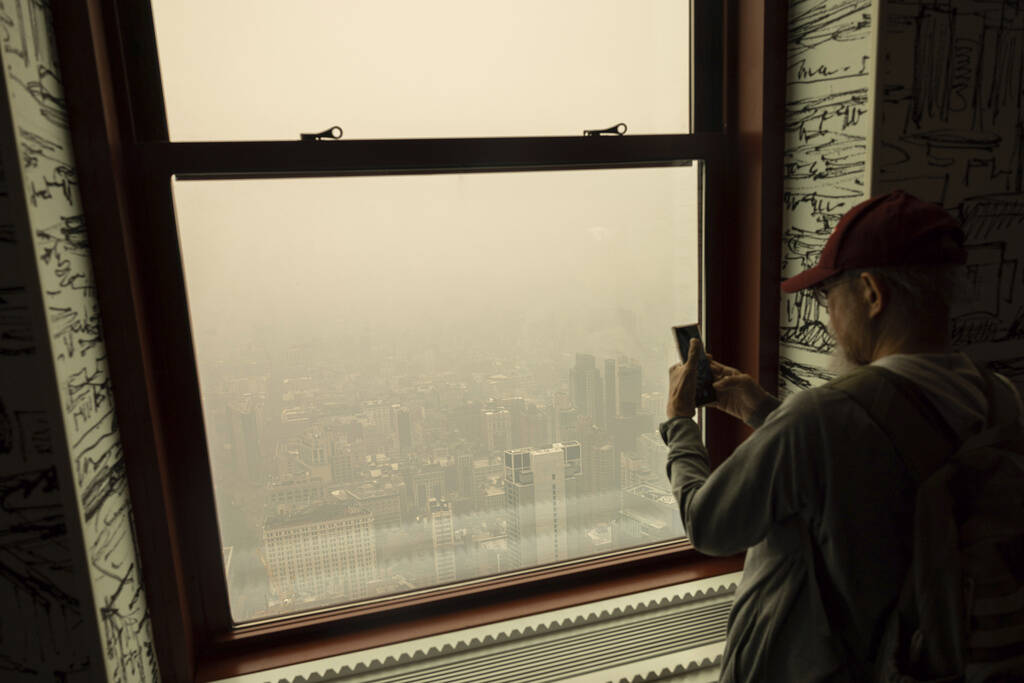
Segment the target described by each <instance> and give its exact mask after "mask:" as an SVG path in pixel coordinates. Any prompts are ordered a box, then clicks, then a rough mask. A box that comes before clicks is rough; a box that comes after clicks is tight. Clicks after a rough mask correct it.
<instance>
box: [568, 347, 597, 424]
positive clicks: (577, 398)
mask: <svg viewBox="0 0 1024 683" xmlns="http://www.w3.org/2000/svg"><path fill="white" fill-rule="evenodd" d="M569 399H570V400H571V401H572V404H573V406H574V407H575V408H576V412H577V413H579V414H580V415H586V416H587V417H589V418H590V421H591V423H592V424H595V425H597V426H599V427H603V426H604V424H605V414H604V386H603V385H602V383H601V373H600V372H598V370H597V364H596V360H595V359H594V357H593V356H591V355H590V354H589V353H577V354H576V365H574V366H573V367H572V368H570V369H569Z"/></svg>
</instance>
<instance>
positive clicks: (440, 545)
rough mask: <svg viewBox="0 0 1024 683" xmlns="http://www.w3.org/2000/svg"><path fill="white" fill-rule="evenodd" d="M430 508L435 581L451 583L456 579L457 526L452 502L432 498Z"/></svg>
mask: <svg viewBox="0 0 1024 683" xmlns="http://www.w3.org/2000/svg"><path fill="white" fill-rule="evenodd" d="M428 508H429V509H428V515H429V516H430V534H431V537H432V538H433V542H434V575H435V583H438V584H442V583H451V582H452V581H454V580H455V528H454V524H453V522H452V508H451V504H450V503H449V502H448V501H446V500H443V499H442V500H438V499H436V498H431V499H430V501H429V505H428Z"/></svg>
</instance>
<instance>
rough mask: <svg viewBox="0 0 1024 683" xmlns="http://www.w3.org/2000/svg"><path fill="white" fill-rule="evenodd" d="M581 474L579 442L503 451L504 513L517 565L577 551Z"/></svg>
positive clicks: (534, 562)
mask: <svg viewBox="0 0 1024 683" xmlns="http://www.w3.org/2000/svg"><path fill="white" fill-rule="evenodd" d="M581 474H582V463H581V460H580V445H579V443H577V442H569V443H564V444H563V443H557V444H552V446H551V447H550V448H543V449H539V448H518V449H515V450H508V451H505V479H504V484H505V515H506V517H505V518H506V522H507V533H508V551H509V556H510V558H511V561H512V564H513V565H514V566H516V567H531V566H534V565H537V564H543V563H548V562H557V561H559V560H565V559H568V558H570V557H572V556H573V554H574V552H573V551H574V549H575V547H576V545H577V543H576V542H577V538H576V537H577V536H578V527H579V524H578V522H577V520H576V514H577V510H576V505H575V504H576V503H577V499H578V491H577V483H578V480H579V478H580V475H581ZM570 500H571V502H572V503H573V505H571V506H570V505H569V503H570ZM570 527H572V529H571V530H570Z"/></svg>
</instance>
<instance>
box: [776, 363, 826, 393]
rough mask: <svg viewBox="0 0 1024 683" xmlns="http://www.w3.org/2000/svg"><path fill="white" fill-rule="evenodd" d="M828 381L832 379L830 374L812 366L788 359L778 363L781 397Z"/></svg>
mask: <svg viewBox="0 0 1024 683" xmlns="http://www.w3.org/2000/svg"><path fill="white" fill-rule="evenodd" d="M830 379H832V373H830V372H828V371H827V370H822V369H821V368H817V367H814V366H813V365H808V364H807V363H798V362H796V361H794V360H790V359H788V358H783V359H781V360H780V361H779V380H780V381H779V385H780V394H781V395H782V396H788V395H789V394H791V393H793V392H796V391H802V390H803V389H810V388H811V387H813V386H816V385H818V384H822V383H824V382H827V381H829V380H830Z"/></svg>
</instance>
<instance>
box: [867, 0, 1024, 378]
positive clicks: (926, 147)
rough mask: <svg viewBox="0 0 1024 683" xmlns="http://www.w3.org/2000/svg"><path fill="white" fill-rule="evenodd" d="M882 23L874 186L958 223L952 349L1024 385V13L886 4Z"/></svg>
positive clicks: (994, 7)
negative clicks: (961, 254)
mask: <svg viewBox="0 0 1024 683" xmlns="http://www.w3.org/2000/svg"><path fill="white" fill-rule="evenodd" d="M884 16H885V21H884V26H883V27H881V38H882V42H881V47H882V49H881V61H882V66H881V70H882V71H881V84H882V89H883V93H884V95H883V98H882V102H881V106H880V116H881V126H880V128H879V137H878V140H877V141H876V161H877V163H876V166H875V173H874V176H875V177H874V186H875V188H876V191H877V192H887V191H889V190H891V189H895V188H898V187H901V188H905V189H906V190H907V191H909V192H912V193H913V194H916V195H917V196H919V197H921V198H922V199H927V200H930V201H934V202H938V203H940V204H942V205H943V206H944V207H946V208H947V209H948V210H949V211H950V212H952V213H953V214H954V215H955V216H957V218H959V219H960V221H961V222H962V224H963V226H964V230H965V232H966V233H967V243H968V254H969V255H968V263H967V279H968V286H967V291H966V292H965V296H964V300H963V301H962V302H961V303H960V304H959V305H958V308H957V310H956V311H955V315H954V320H953V341H954V344H955V345H956V346H957V347H958V348H962V349H964V350H966V351H968V353H970V355H971V356H973V357H974V358H976V359H977V360H982V361H986V362H989V363H990V364H991V365H992V366H993V367H994V368H995V369H998V370H999V371H1000V372H1003V373H1004V374H1006V375H1007V376H1009V377H1011V378H1012V379H1014V381H1015V382H1017V384H1018V386H1021V387H1022V388H1024V365H1022V358H1024V186H1022V175H1024V169H1022V162H1024V159H1022V152H1024V4H1022V3H1021V2H1020V1H1019V0H1005V1H1004V0H942V1H939V0H924V1H922V0H917V1H913V2H911V1H908V0H900V1H894V0H889V1H888V2H886V6H885V15H884Z"/></svg>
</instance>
